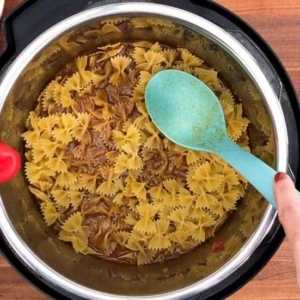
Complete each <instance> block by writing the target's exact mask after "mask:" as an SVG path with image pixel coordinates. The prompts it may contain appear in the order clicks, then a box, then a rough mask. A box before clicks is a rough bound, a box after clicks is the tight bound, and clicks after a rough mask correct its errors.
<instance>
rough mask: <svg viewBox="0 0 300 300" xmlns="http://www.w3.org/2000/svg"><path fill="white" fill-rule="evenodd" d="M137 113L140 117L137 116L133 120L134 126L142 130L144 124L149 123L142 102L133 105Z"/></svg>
mask: <svg viewBox="0 0 300 300" xmlns="http://www.w3.org/2000/svg"><path fill="white" fill-rule="evenodd" d="M135 106H136V108H137V110H138V112H139V113H140V116H138V117H137V118H136V119H135V120H134V124H135V125H136V126H137V127H138V128H140V129H142V128H144V126H145V124H146V123H149V115H148V113H147V109H146V105H145V103H144V102H137V103H136V104H135Z"/></svg>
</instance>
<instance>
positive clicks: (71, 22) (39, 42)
mask: <svg viewBox="0 0 300 300" xmlns="http://www.w3.org/2000/svg"><path fill="white" fill-rule="evenodd" d="M124 14H126V15H136V14H144V15H145V14H146V15H147V14H148V15H156V16H160V17H165V18H169V19H172V20H174V21H175V22H177V23H180V24H182V25H185V26H187V27H190V28H193V29H194V30H200V31H201V34H203V35H204V36H206V37H208V38H209V39H211V40H213V41H214V42H216V43H217V44H219V45H220V46H222V48H224V49H226V51H227V52H229V53H230V55H231V56H232V57H233V58H234V59H235V60H236V61H237V62H238V63H239V65H241V66H242V68H243V69H244V70H247V73H248V74H249V76H250V77H251V79H252V80H253V82H255V84H256V86H257V88H258V90H259V91H260V92H261V94H262V95H263V98H264V102H265V105H266V108H267V110H268V112H269V115H270V117H271V120H272V125H273V129H274V134H275V144H276V149H277V153H276V169H277V170H281V171H286V170H287V168H288V165H287V159H288V136H287V130H286V123H285V118H284V115H283V112H282V108H281V106H280V103H279V100H278V98H277V96H276V94H275V92H274V91H273V89H272V87H271V85H270V84H269V82H268V80H267V79H266V77H265V76H264V74H263V73H262V71H261V70H260V68H259V66H258V64H257V62H256V61H255V59H254V58H253V57H252V55H251V54H250V53H249V52H248V51H247V50H246V49H245V48H244V47H243V46H242V45H241V44H240V43H239V42H238V41H237V40H236V39H234V38H233V37H232V36H231V35H230V34H228V33H227V32H226V31H225V30H223V29H222V28H220V27H219V26H217V25H215V24H214V23H212V22H210V21H208V20H206V19H204V18H202V17H200V16H198V15H196V14H193V13H190V12H187V11H185V10H182V9H179V8H175V7H171V6H168V5H163V4H154V3H141V2H130V3H119V4H110V5H104V6H100V7H96V8H92V9H89V10H86V11H82V12H80V13H78V14H75V15H73V16H71V17H69V18H67V19H65V20H63V21H61V22H59V23H58V24H56V25H54V26H53V27H51V28H50V29H48V30H47V31H45V32H44V33H43V34H42V35H40V36H39V37H38V38H36V39H35V40H34V41H33V42H32V43H31V44H30V45H29V46H28V47H26V48H25V49H24V50H23V52H22V53H21V54H20V55H19V56H18V57H17V58H16V59H15V61H14V62H13V63H12V65H11V66H10V67H9V69H8V70H7V71H6V72H5V73H4V75H3V77H2V79H1V82H0V113H1V111H2V107H3V105H4V103H5V100H6V98H7V96H8V95H9V93H10V91H11V89H12V87H13V84H14V82H15V81H16V80H17V78H18V77H19V76H20V74H21V73H22V71H23V70H24V68H25V67H26V66H27V65H28V64H29V63H30V61H31V60H32V59H33V58H34V57H35V56H36V55H37V54H38V53H39V52H40V51H41V50H42V49H44V48H45V47H47V45H48V44H49V43H51V42H53V41H54V40H56V39H57V38H59V37H60V36H62V35H64V34H65V33H67V32H69V31H71V30H73V29H75V28H78V27H79V26H82V25H84V24H87V23H90V22H92V21H96V20H98V19H102V18H106V17H111V16H116V15H124ZM187 20H188V21H187ZM279 141H280V143H279ZM0 200H1V201H0V229H1V231H2V233H3V235H4V237H5V239H6V240H7V242H8V243H9V245H10V247H11V248H12V249H13V250H14V252H15V253H16V254H17V256H18V257H19V258H20V260H21V261H22V262H23V263H24V264H25V265H27V266H28V267H29V268H30V269H31V270H32V271H33V272H34V273H37V274H39V276H41V277H42V278H44V279H45V280H46V281H48V282H51V284H53V285H54V286H57V287H59V288H60V289H63V290H64V291H67V293H68V294H70V293H71V294H73V295H77V296H79V297H83V298H90V299H107V300H111V299H115V297H116V296H118V299H147V298H150V297H151V299H161V300H169V299H174V298H175V297H176V298H181V297H191V296H193V295H196V294H197V293H199V292H203V291H205V290H208V289H209V288H212V287H213V286H214V285H215V284H216V283H219V282H220V281H223V280H224V279H225V278H227V277H228V276H230V275H231V274H232V273H233V272H234V271H235V270H237V269H238V268H239V267H240V266H241V265H242V264H243V263H244V262H245V261H247V260H248V259H249V258H250V256H251V255H252V254H253V252H254V251H255V249H256V248H257V246H258V245H259V244H260V243H261V242H262V240H263V239H264V238H265V236H266V235H267V233H268V232H269V231H270V229H271V228H272V226H273V223H274V221H275V220H276V217H277V212H276V210H275V209H274V208H273V207H272V206H271V205H268V208H267V209H266V212H265V214H264V216H263V218H262V220H261V221H260V224H259V225H258V228H257V229H256V230H255V232H254V233H253V235H252V236H251V237H250V238H249V240H248V241H247V242H246V244H245V245H244V246H243V247H242V249H241V250H240V251H239V252H238V253H237V254H236V255H235V256H234V257H233V258H232V259H230V260H229V261H228V262H227V263H226V264H225V265H224V266H222V267H221V268H220V269H218V270H217V271H215V272H214V273H213V274H211V275H210V276H208V277H206V278H205V279H202V280H200V281H199V282H197V283H195V284H192V285H190V286H187V287H185V288H182V289H179V290H175V291H172V292H167V293H164V294H158V295H153V296H122V295H113V294H108V293H103V292H99V291H96V290H93V289H91V288H87V287H84V286H82V285H80V284H77V283H75V282H73V281H71V280H70V279H68V278H66V277H64V276H62V275H60V274H59V273H57V272H56V271H55V270H53V269H52V268H50V267H49V266H48V265H46V264H45V263H44V262H43V261H42V260H41V259H40V258H39V257H37V256H36V255H35V254H34V253H33V252H32V251H31V250H30V248H29V247H28V246H26V245H25V244H24V243H23V241H22V239H21V238H20V237H19V235H18V234H17V232H16V230H15V229H14V226H13V224H12V223H11V221H10V220H9V216H8V214H7V212H6V210H5V206H4V203H3V201H2V198H1V195H0Z"/></svg>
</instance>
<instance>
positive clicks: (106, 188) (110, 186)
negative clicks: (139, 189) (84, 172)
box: [96, 179, 119, 196]
mask: <svg viewBox="0 0 300 300" xmlns="http://www.w3.org/2000/svg"><path fill="white" fill-rule="evenodd" d="M118 190H119V189H118V187H117V186H116V184H115V183H113V182H112V180H111V179H109V180H107V181H104V182H102V183H101V184H100V185H99V187H98V188H97V190H96V192H97V193H100V194H102V195H105V196H113V195H115V194H116V193H117V191H118Z"/></svg>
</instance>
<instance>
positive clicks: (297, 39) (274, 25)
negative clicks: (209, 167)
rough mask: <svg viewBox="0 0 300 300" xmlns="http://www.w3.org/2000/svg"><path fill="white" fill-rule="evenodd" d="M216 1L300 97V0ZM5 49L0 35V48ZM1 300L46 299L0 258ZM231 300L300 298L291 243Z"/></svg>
mask: <svg viewBox="0 0 300 300" xmlns="http://www.w3.org/2000/svg"><path fill="white" fill-rule="evenodd" d="M1 1H2V0H1ZM54 1H58V0H54ZM74 1H75V0H74ZM21 2H22V0H6V3H5V9H4V15H6V14H8V13H9V12H10V11H11V10H12V9H13V8H14V7H15V6H16V5H17V4H19V3H21ZM216 2H218V3H220V4H222V5H224V6H226V7H227V8H229V9H230V10H232V11H233V12H235V13H236V14H238V15H239V16H240V17H242V18H243V19H244V20H246V21H247V22H248V23H249V24H250V25H252V26H253V27H254V28H255V29H256V30H257V31H258V32H259V33H260V34H261V35H262V36H263V38H264V39H265V40H266V41H267V42H268V43H269V44H270V45H271V47H272V48H273V49H274V50H275V52H276V53H277V54H278V56H279V57H280V59H281V61H282V62H283V64H284V66H285V67H286V69H287V71H288V73H289V75H290V76H291V79H292V81H293V83H294V85H295V88H296V91H297V93H298V95H300V1H299V0H275V1H274V0H217V1H216ZM2 47H3V37H2V34H1V35H0V49H2ZM299 255H300V253H299ZM0 299H5V300H9V299H25V300H27V299H30V300H43V299H47V297H46V296H44V295H42V294H41V293H40V292H38V291H37V290H36V289H35V288H34V287H32V286H31V285H30V284H29V283H28V282H27V281H26V279H24V278H23V277H22V276H20V275H19V274H18V273H17V272H16V271H15V270H14V269H13V268H12V267H10V265H9V264H8V263H7V262H6V261H5V260H4V259H3V258H2V257H1V255H0ZM228 299H229V300H248V299H249V300H250V299H251V300H289V299H293V300H296V299H300V292H299V289H298V287H297V285H296V279H295V267H294V265H293V261H292V257H291V254H290V251H289V247H288V242H287V241H286V240H285V241H284V242H283V244H282V245H281V247H280V249H279V250H278V252H277V253H276V254H275V256H274V257H273V258H272V259H271V261H270V262H269V263H268V264H267V266H266V267H265V268H264V269H263V270H262V271H261V272H260V273H259V274H258V275H257V276H256V277H255V278H254V279H253V280H251V281H250V282H249V283H248V284H246V285H245V286H244V287H243V288H242V289H240V290H239V291H238V292H236V293H235V294H234V295H232V296H231V297H229V298H228Z"/></svg>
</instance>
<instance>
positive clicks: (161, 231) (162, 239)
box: [148, 220, 171, 250]
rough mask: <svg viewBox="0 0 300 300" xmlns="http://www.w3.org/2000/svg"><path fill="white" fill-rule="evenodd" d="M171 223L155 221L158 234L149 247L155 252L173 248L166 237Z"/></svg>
mask: <svg viewBox="0 0 300 300" xmlns="http://www.w3.org/2000/svg"><path fill="white" fill-rule="evenodd" d="M169 225H170V222H169V221H168V220H158V221H155V227H156V233H155V235H154V237H153V238H152V239H151V240H150V242H149V245H148V247H149V248H150V249H153V250H160V249H167V248H170V247H171V241H170V240H169V239H168V238H167V237H166V233H167V231H168V229H169Z"/></svg>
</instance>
